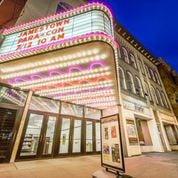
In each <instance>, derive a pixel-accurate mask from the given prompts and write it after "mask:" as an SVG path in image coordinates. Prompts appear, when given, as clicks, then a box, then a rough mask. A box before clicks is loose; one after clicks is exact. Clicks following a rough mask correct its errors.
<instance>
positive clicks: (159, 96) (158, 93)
mask: <svg viewBox="0 0 178 178" xmlns="http://www.w3.org/2000/svg"><path fill="white" fill-rule="evenodd" d="M156 95H157V98H158V104H159V105H161V106H164V104H163V101H162V97H161V94H160V91H159V90H158V89H156Z"/></svg>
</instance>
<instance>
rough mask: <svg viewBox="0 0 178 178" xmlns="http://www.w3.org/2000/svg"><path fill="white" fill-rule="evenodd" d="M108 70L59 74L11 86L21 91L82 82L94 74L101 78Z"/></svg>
mask: <svg viewBox="0 0 178 178" xmlns="http://www.w3.org/2000/svg"><path fill="white" fill-rule="evenodd" d="M108 70H109V67H103V68H96V69H93V70H85V71H81V72H73V73H68V74H63V75H62V74H61V75H58V76H53V77H47V78H43V79H37V80H34V81H26V82H20V83H15V84H13V86H16V87H21V88H23V89H27V88H34V87H39V86H45V85H51V84H56V83H62V82H69V81H70V82H71V81H74V80H82V79H84V78H86V77H85V76H87V78H93V77H95V74H96V75H97V74H100V75H101V76H102V75H103V74H105V75H106V74H107V73H106V72H107V71H108Z"/></svg>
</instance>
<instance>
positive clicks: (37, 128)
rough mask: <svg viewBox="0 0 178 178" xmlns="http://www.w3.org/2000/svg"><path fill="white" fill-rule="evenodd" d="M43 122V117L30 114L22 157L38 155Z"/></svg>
mask: <svg viewBox="0 0 178 178" xmlns="http://www.w3.org/2000/svg"><path fill="white" fill-rule="evenodd" d="M42 122H43V115H38V114H30V118H29V121H28V126H27V130H26V133H25V138H24V141H23V145H22V150H21V153H20V155H21V156H29V155H36V153H37V149H38V144H39V137H40V132H41V127H42Z"/></svg>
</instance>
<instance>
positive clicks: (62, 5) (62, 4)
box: [56, 2, 72, 13]
mask: <svg viewBox="0 0 178 178" xmlns="http://www.w3.org/2000/svg"><path fill="white" fill-rule="evenodd" d="M70 9H72V6H71V5H69V4H67V3H66V2H59V3H58V5H57V9H56V13H60V12H64V11H67V10H70Z"/></svg>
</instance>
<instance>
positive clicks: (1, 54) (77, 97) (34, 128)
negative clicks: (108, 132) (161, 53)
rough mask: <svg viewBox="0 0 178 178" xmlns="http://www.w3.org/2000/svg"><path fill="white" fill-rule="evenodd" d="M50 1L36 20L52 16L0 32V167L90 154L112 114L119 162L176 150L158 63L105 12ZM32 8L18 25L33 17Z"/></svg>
mask: <svg viewBox="0 0 178 178" xmlns="http://www.w3.org/2000/svg"><path fill="white" fill-rule="evenodd" d="M54 2H55V4H50V5H51V6H52V5H53V6H52V7H51V6H49V3H47V5H48V8H45V7H44V8H41V9H40V10H41V11H43V12H40V14H42V15H44V14H51V13H49V9H50V12H57V13H56V14H54V15H51V16H49V17H46V18H42V19H39V20H34V21H32V22H28V23H25V24H22V25H17V26H15V27H13V28H10V29H6V30H4V31H3V33H2V36H3V41H2V45H1V46H0V68H1V70H0V82H1V88H0V109H1V112H0V114H1V115H0V117H1V122H0V124H1V125H0V128H1V131H0V132H1V135H0V139H1V142H0V143H1V145H0V161H1V162H9V161H10V162H14V161H16V160H21V159H34V158H46V157H58V156H71V155H82V154H96V153H98V152H100V151H101V148H100V138H101V135H100V122H99V121H100V118H101V117H105V116H110V115H113V114H119V118H120V120H121V128H122V135H123V145H124V151H125V155H126V156H132V155H139V154H141V153H142V152H150V151H151V152H152V151H158V152H163V151H171V150H175V149H177V145H178V144H177V141H178V135H177V134H178V133H177V129H178V128H177V126H178V123H177V120H176V117H175V115H174V113H173V110H172V106H171V104H170V102H169V99H168V97H167V94H166V92H165V88H164V86H163V83H162V80H161V78H160V75H159V73H158V69H157V62H158V61H157V60H156V59H155V58H154V57H153V56H152V55H151V54H150V53H149V52H147V51H146V50H145V49H143V47H142V46H141V44H139V43H138V42H137V41H136V40H135V39H134V38H133V37H132V36H131V35H130V34H129V33H128V32H127V31H126V30H125V29H123V27H122V26H120V25H118V24H116V25H114V22H113V16H112V14H111V12H110V10H109V9H108V8H107V7H106V6H104V5H102V4H98V3H92V4H85V2H83V3H84V5H82V6H80V7H75V8H73V9H72V7H73V6H74V4H73V3H74V1H72V3H70V1H69V2H68V3H67V1H65V3H64V2H61V1H54ZM75 2H77V3H79V4H75V5H76V6H77V5H81V2H82V1H81V2H80V1H75ZM33 3H37V1H36V2H35V1H33V0H31V1H30V0H29V1H27V4H26V6H25V8H24V9H27V10H24V13H23V14H22V16H21V18H20V19H19V21H17V24H18V23H22V22H26V21H27V20H29V19H27V17H30V18H32V16H29V11H28V8H29V9H30V8H31V7H33ZM43 5H44V4H43ZM35 7H41V4H35ZM49 7H50V8H49ZM30 12H32V11H30ZM38 17H39V16H38V15H36V16H34V18H38Z"/></svg>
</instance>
